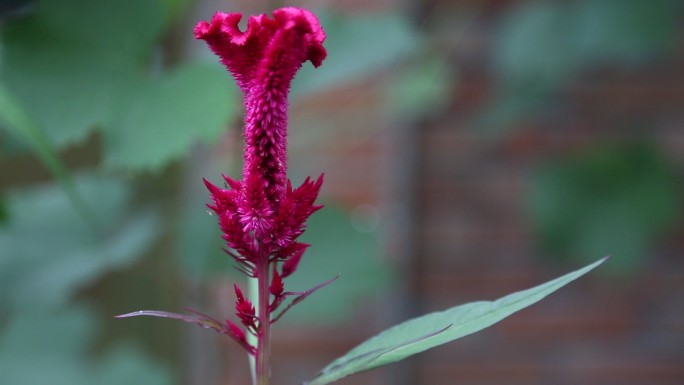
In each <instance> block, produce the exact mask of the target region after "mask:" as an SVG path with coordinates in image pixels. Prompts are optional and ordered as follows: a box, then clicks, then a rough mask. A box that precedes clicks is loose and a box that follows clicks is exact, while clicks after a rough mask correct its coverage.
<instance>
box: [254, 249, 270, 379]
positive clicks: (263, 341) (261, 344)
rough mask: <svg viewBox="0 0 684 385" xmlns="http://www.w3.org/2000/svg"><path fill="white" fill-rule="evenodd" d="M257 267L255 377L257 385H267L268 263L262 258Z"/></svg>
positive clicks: (268, 358)
mask: <svg viewBox="0 0 684 385" xmlns="http://www.w3.org/2000/svg"><path fill="white" fill-rule="evenodd" d="M262 261H263V262H261V263H260V264H259V266H258V273H257V274H258V275H257V279H258V281H259V282H258V286H259V292H258V296H259V335H258V342H257V357H256V377H257V385H268V380H269V377H270V374H271V373H270V371H271V366H270V361H271V319H270V317H271V315H270V314H269V311H268V307H269V299H270V291H269V284H270V279H269V274H270V271H269V263H268V258H263V259H262Z"/></svg>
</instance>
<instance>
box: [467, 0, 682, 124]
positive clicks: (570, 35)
mask: <svg viewBox="0 0 684 385" xmlns="http://www.w3.org/2000/svg"><path fill="white" fill-rule="evenodd" d="M681 9H682V4H681V2H678V1H676V0H674V1H673V0H655V1H648V2H645V1H641V0H624V1H604V0H581V1H573V2H538V1H537V2H534V1H528V2H523V3H521V5H520V6H518V7H517V8H514V9H513V11H511V12H510V13H508V14H507V15H506V17H505V19H504V21H503V23H502V26H501V28H500V29H499V31H498V38H497V39H496V42H495V46H494V51H493V55H492V57H493V67H494V68H493V69H494V74H495V76H496V77H497V78H498V81H499V87H500V89H499V90H498V95H497V97H496V98H494V102H493V103H492V104H491V105H490V106H488V107H487V108H486V109H485V110H484V111H483V113H482V116H481V117H479V123H480V125H481V126H482V127H484V128H486V129H488V130H489V131H491V132H494V133H501V132H504V131H505V129H506V128H508V127H509V126H510V124H511V123H513V122H514V121H516V120H518V119H520V118H521V117H522V116H525V115H527V114H530V113H534V112H535V110H537V109H539V108H540V107H542V106H544V105H545V104H547V103H549V101H553V95H554V94H555V93H556V92H557V91H558V90H559V89H561V88H562V87H564V86H566V85H567V84H568V83H569V82H571V81H572V80H574V79H575V78H576V77H577V76H578V75H579V74H580V73H581V72H582V70H584V69H586V68H588V67H590V66H593V65H597V64H601V65H606V64H608V65H614V66H618V67H619V66H629V65H633V64H634V63H635V62H639V61H644V60H649V59H650V58H652V57H654V55H655V57H658V55H663V54H667V53H670V52H672V49H673V48H674V47H675V46H676V41H677V40H676V39H677V36H678V33H679V32H678V31H679V19H678V17H677V15H679V14H680V11H681Z"/></svg>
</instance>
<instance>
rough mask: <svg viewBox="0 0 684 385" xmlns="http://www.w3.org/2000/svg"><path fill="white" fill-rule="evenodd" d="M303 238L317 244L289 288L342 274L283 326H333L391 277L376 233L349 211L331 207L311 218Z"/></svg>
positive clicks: (308, 285) (287, 317) (298, 288)
mask: <svg viewBox="0 0 684 385" xmlns="http://www.w3.org/2000/svg"><path fill="white" fill-rule="evenodd" d="M362 230H363V231H362ZM301 240H302V242H305V243H309V244H311V245H312V246H311V247H309V249H308V250H307V251H306V253H305V254H304V257H303V259H302V263H300V264H299V267H298V269H297V271H296V272H295V273H294V274H293V278H292V279H291V284H290V281H286V285H288V286H287V290H292V291H305V290H308V289H310V288H312V287H314V286H315V285H318V284H320V283H321V282H323V281H325V280H327V279H329V278H331V277H334V276H336V275H338V274H339V275H340V278H339V279H338V280H336V281H335V282H333V283H332V284H331V285H330V286H328V287H326V288H324V289H321V292H320V293H316V294H315V295H312V296H310V297H308V298H307V299H306V300H305V301H302V302H301V303H300V304H298V305H297V307H296V308H295V309H293V310H292V311H289V312H288V313H287V315H285V316H284V317H283V318H282V320H281V321H280V322H283V323H291V322H294V323H297V324H299V325H301V324H302V323H306V324H309V325H310V324H325V325H329V324H330V323H334V322H335V321H338V322H339V321H340V320H344V319H347V318H348V317H349V314H350V312H352V311H353V309H354V308H355V307H356V305H357V304H358V302H359V301H360V300H362V299H364V298H366V297H367V296H368V293H377V292H378V290H379V289H382V288H383V287H386V286H387V283H388V282H389V281H390V279H391V272H390V271H389V268H388V266H386V265H384V264H383V262H382V260H381V257H380V255H379V246H378V240H377V233H376V232H375V231H374V230H370V231H366V229H361V228H360V226H359V225H358V224H357V225H355V224H354V222H353V218H352V217H351V216H350V213H348V212H345V211H344V210H342V209H341V208H340V207H337V206H335V205H333V204H327V203H326V206H325V207H324V208H323V209H322V210H320V211H318V212H316V213H315V214H314V215H312V216H311V218H309V220H308V221H307V229H306V231H305V232H304V234H303V235H302V238H301Z"/></svg>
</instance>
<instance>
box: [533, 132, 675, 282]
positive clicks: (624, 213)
mask: <svg viewBox="0 0 684 385" xmlns="http://www.w3.org/2000/svg"><path fill="white" fill-rule="evenodd" d="M681 193H682V190H681V186H680V183H679V182H678V179H677V175H676V172H675V171H674V169H673V167H672V165H671V164H669V163H668V161H667V160H666V159H663V158H662V157H661V156H660V154H659V153H658V152H657V150H656V149H655V148H653V147H652V146H650V145H647V144H643V143H639V144H634V145H623V146H613V147H598V148H594V149H591V150H588V151H586V153H584V154H581V155H579V156H576V157H574V158H569V159H565V160H561V161H557V162H554V163H550V164H547V165H546V166H544V167H543V168H542V169H541V170H540V171H539V172H538V173H537V175H536V177H535V179H534V181H533V187H532V194H531V195H530V201H529V205H530V210H531V215H532V220H533V222H534V225H535V227H536V229H537V231H538V234H539V237H540V243H541V246H542V248H543V249H544V251H545V253H547V254H552V255H555V256H557V257H559V258H562V259H575V258H579V259H580V260H586V259H588V258H591V255H595V254H596V253H604V254H612V255H614V256H615V258H614V261H613V262H614V263H611V268H612V269H616V270H619V271H624V272H630V271H634V270H635V269H637V268H638V267H639V266H640V265H642V264H643V263H644V260H645V259H646V258H647V256H648V255H649V249H650V248H651V247H653V245H654V244H655V242H656V241H657V240H658V238H659V237H660V236H661V235H662V234H663V233H664V231H666V230H667V229H668V227H669V226H670V225H671V224H672V223H673V221H674V220H675V219H676V218H677V217H678V215H679V212H680V210H681V207H682V199H681Z"/></svg>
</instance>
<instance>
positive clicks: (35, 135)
mask: <svg viewBox="0 0 684 385" xmlns="http://www.w3.org/2000/svg"><path fill="white" fill-rule="evenodd" d="M0 125H1V126H3V127H4V128H5V129H6V130H8V131H10V132H12V133H13V134H14V135H15V136H16V137H18V138H20V139H21V140H24V141H25V142H27V143H28V144H29V145H30V146H31V147H33V150H34V151H35V153H36V155H37V156H38V158H39V159H40V160H41V161H42V162H43V164H45V166H46V167H47V169H48V170H50V172H51V173H52V174H53V175H54V176H55V178H56V179H57V180H58V181H59V183H60V184H61V185H62V188H63V189H64V191H65V192H66V193H67V195H68V197H69V200H70V201H71V203H72V204H73V206H74V207H75V208H76V210H77V211H78V212H79V213H80V214H81V215H82V216H83V219H85V220H86V221H88V222H92V213H91V212H90V209H89V208H88V206H87V205H86V204H85V203H84V201H83V199H82V197H81V196H80V194H79V193H78V191H77V189H76V187H75V186H74V183H73V181H72V179H71V174H69V171H68V170H67V169H66V167H64V165H63V164H62V162H60V160H59V158H57V155H56V153H55V151H54V150H53V148H52V146H51V144H50V142H49V140H48V139H47V137H46V136H45V134H44V133H43V131H42V130H41V129H40V128H39V127H38V125H37V124H36V122H34V121H33V119H31V117H30V116H29V115H28V114H27V113H26V111H24V109H23V107H22V106H21V105H20V103H19V102H18V101H16V100H15V99H14V97H13V96H12V95H11V94H10V92H9V91H8V90H7V89H6V88H5V87H3V86H2V85H0ZM91 224H92V223H91Z"/></svg>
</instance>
